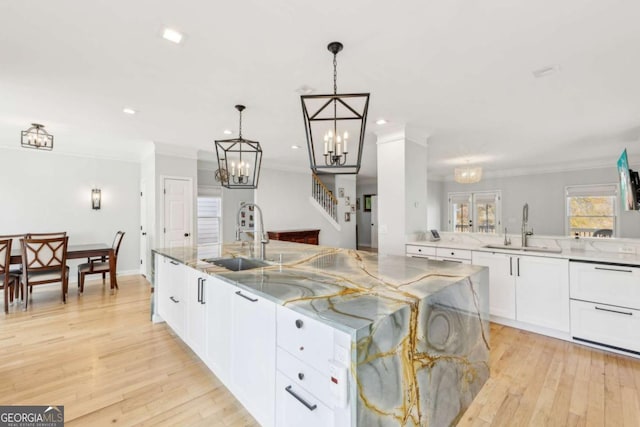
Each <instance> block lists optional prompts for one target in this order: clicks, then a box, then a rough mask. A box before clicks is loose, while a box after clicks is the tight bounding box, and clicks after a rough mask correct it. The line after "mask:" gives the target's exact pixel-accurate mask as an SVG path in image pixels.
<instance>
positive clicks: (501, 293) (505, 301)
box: [473, 252, 516, 320]
mask: <svg viewBox="0 0 640 427" xmlns="http://www.w3.org/2000/svg"><path fill="white" fill-rule="evenodd" d="M473 264H474V265H482V266H485V267H489V313H491V315H492V316H500V317H502V318H505V319H509V320H515V319H516V282H515V279H514V276H513V256H511V255H509V254H502V253H491V252H474V253H473Z"/></svg>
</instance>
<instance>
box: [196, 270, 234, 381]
mask: <svg viewBox="0 0 640 427" xmlns="http://www.w3.org/2000/svg"><path fill="white" fill-rule="evenodd" d="M234 290H237V288H236V287H235V286H232V285H230V284H228V283H226V282H225V281H223V280H220V279H218V278H216V277H213V276H209V277H207V280H206V281H205V282H204V295H205V297H204V299H205V307H206V325H207V331H206V334H207V339H206V341H207V348H206V358H205V361H206V363H207V366H209V369H211V370H212V371H213V373H214V374H215V375H216V376H217V377H218V379H220V381H222V382H223V383H224V384H225V385H227V386H228V385H229V377H230V370H231V297H232V296H234V295H233V292H234Z"/></svg>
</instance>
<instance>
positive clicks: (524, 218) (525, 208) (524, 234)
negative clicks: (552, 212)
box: [522, 203, 533, 248]
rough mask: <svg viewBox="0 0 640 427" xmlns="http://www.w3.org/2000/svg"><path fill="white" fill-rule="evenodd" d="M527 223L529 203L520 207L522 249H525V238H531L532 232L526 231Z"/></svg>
mask: <svg viewBox="0 0 640 427" xmlns="http://www.w3.org/2000/svg"><path fill="white" fill-rule="evenodd" d="M528 222H529V203H525V204H524V206H523V207H522V247H523V248H526V247H527V237H529V236H533V230H531V231H529V230H527V223H528Z"/></svg>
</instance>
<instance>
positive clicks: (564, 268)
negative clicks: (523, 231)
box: [514, 256, 570, 332]
mask: <svg viewBox="0 0 640 427" xmlns="http://www.w3.org/2000/svg"><path fill="white" fill-rule="evenodd" d="M514 258H516V259H515V260H516V266H515V267H516V274H517V276H516V318H517V319H518V321H520V322H526V323H530V324H532V325H537V326H542V327H545V328H550V329H555V330H557V331H562V332H569V317H570V315H569V261H568V260H566V259H559V258H545V257H535V256H519V257H514Z"/></svg>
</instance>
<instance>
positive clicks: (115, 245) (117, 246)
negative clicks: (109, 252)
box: [111, 231, 124, 258]
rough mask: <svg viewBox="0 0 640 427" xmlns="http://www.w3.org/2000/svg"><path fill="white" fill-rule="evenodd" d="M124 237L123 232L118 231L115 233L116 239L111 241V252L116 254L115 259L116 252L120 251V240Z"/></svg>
mask: <svg viewBox="0 0 640 427" xmlns="http://www.w3.org/2000/svg"><path fill="white" fill-rule="evenodd" d="M123 237H124V231H118V232H117V233H116V237H114V239H113V245H111V247H112V248H113V252H114V253H115V254H116V258H118V252H119V251H120V244H121V243H122V238H123Z"/></svg>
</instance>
